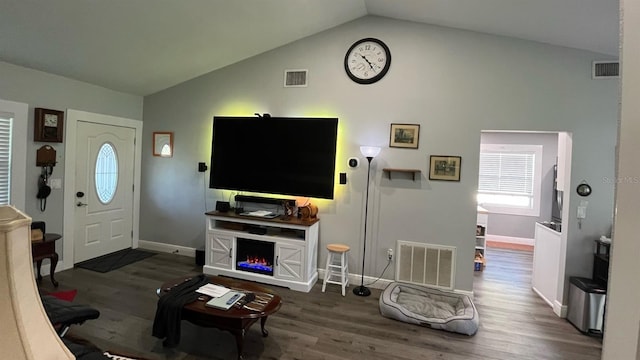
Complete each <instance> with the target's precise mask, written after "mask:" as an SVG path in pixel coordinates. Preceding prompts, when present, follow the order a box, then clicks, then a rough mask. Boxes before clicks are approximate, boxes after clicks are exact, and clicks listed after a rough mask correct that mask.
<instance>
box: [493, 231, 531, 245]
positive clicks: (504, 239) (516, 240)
mask: <svg viewBox="0 0 640 360" xmlns="http://www.w3.org/2000/svg"><path fill="white" fill-rule="evenodd" d="M486 239H487V241H495V242H501V243H509V244H519V245H530V246H534V245H535V243H536V242H535V239H530V238H521V237H514V236H502V235H491V234H487V236H486Z"/></svg>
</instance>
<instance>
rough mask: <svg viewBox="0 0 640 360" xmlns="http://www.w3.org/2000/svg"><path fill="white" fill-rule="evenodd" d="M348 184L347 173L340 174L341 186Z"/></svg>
mask: <svg viewBox="0 0 640 360" xmlns="http://www.w3.org/2000/svg"><path fill="white" fill-rule="evenodd" d="M346 183H347V173H340V185H344V184H346Z"/></svg>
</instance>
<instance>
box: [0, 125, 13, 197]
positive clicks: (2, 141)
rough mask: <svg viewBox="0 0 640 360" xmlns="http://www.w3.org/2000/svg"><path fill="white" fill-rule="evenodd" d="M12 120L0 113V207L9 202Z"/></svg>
mask: <svg viewBox="0 0 640 360" xmlns="http://www.w3.org/2000/svg"><path fill="white" fill-rule="evenodd" d="M12 124H13V119H12V118H11V117H9V116H6V115H3V114H2V113H0V205H8V204H9V203H10V201H11V130H12V128H11V127H12Z"/></svg>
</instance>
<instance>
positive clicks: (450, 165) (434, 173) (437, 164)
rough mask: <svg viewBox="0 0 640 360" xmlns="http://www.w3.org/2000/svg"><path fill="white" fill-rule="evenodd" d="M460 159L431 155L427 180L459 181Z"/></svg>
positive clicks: (457, 157)
mask: <svg viewBox="0 0 640 360" xmlns="http://www.w3.org/2000/svg"><path fill="white" fill-rule="evenodd" d="M461 165H462V157H460V156H448V155H431V157H430V161H429V180H444V181H460V167H461Z"/></svg>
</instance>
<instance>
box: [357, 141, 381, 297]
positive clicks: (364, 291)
mask: <svg viewBox="0 0 640 360" xmlns="http://www.w3.org/2000/svg"><path fill="white" fill-rule="evenodd" d="M360 152H361V153H362V155H364V156H365V157H366V158H367V160H368V161H369V162H368V164H367V196H366V198H365V202H364V241H363V242H362V244H363V245H362V275H360V286H357V287H355V288H354V289H353V293H354V294H356V295H358V296H369V295H371V290H369V289H368V288H367V287H366V286H364V259H365V253H366V251H367V218H368V216H367V213H368V210H369V178H370V176H371V160H373V158H374V157H376V156H378V154H379V153H380V148H379V147H375V146H360Z"/></svg>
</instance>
